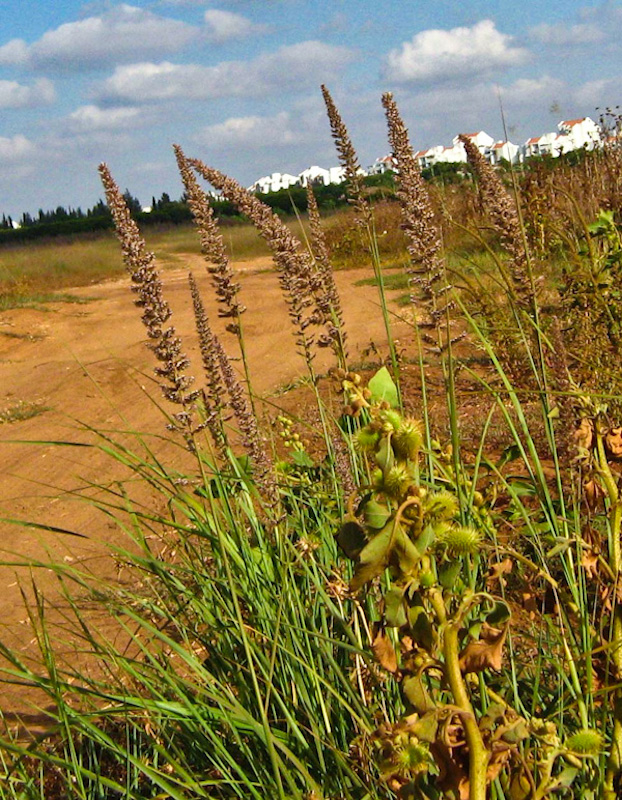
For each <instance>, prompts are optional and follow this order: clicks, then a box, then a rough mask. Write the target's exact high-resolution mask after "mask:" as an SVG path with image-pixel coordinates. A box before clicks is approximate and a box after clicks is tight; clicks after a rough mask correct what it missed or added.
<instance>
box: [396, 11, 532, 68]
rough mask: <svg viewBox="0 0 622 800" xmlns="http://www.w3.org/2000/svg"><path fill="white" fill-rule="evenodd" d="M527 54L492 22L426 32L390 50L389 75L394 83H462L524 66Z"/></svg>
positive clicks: (484, 21) (486, 20) (486, 21)
mask: <svg viewBox="0 0 622 800" xmlns="http://www.w3.org/2000/svg"><path fill="white" fill-rule="evenodd" d="M526 57H527V51H526V50H525V49H523V48H520V47H513V46H512V37H511V36H508V35H507V34H505V33H501V32H500V31H498V30H497V29H496V27H495V23H494V22H493V21H492V20H489V19H484V20H482V21H481V22H478V23H476V24H475V25H473V27H471V28H452V29H451V30H449V31H446V30H427V31H421V33H418V34H416V35H415V36H414V37H413V38H412V39H411V41H409V42H404V43H403V44H402V46H401V47H400V48H397V49H395V50H391V52H390V53H389V55H388V57H387V66H386V74H387V77H388V78H390V79H391V80H394V81H403V82H413V83H428V82H430V81H435V80H446V79H452V78H453V79H455V80H463V79H464V77H465V76H467V75H468V76H474V75H484V74H487V73H490V72H493V71H497V70H500V69H504V68H507V67H510V66H513V65H515V64H520V63H522V62H523V61H524V60H525V58H526Z"/></svg>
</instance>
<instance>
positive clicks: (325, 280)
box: [307, 182, 348, 367]
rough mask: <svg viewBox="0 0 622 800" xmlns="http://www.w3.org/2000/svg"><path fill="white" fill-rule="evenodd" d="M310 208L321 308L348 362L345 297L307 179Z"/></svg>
mask: <svg viewBox="0 0 622 800" xmlns="http://www.w3.org/2000/svg"><path fill="white" fill-rule="evenodd" d="M307 211H308V214H309V227H310V229H311V247H312V250H313V254H314V256H315V263H316V266H317V269H318V272H319V276H320V280H321V284H322V287H321V294H320V295H319V296H318V297H317V298H316V302H317V305H318V308H320V309H321V311H322V313H323V314H324V315H325V317H326V320H327V323H326V326H327V329H328V335H327V339H328V343H329V344H330V345H331V346H332V348H333V350H334V351H335V354H336V356H337V358H338V359H339V362H340V363H341V365H342V366H343V367H345V366H346V364H347V360H348V353H347V350H346V344H345V342H346V333H345V331H344V325H343V312H342V309H341V299H340V297H339V292H338V291H337V285H336V284H335V277H334V275H333V266H332V264H331V262H330V256H329V254H328V245H327V244H326V237H325V236H324V231H323V229H322V223H321V220H320V212H319V209H318V205H317V200H316V199H315V194H314V192H313V186H312V185H311V182H308V183H307Z"/></svg>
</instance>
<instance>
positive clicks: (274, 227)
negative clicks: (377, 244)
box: [187, 158, 328, 366]
mask: <svg viewBox="0 0 622 800" xmlns="http://www.w3.org/2000/svg"><path fill="white" fill-rule="evenodd" d="M187 161H188V164H189V166H191V167H192V168H193V169H194V170H196V172H198V174H199V175H201V177H203V178H204V179H205V180H206V181H209V183H211V184H212V186H214V187H215V188H216V189H218V190H219V191H220V192H222V194H223V195H224V196H225V197H226V198H227V199H228V200H230V201H231V202H232V203H234V204H235V205H236V206H237V208H238V209H239V211H240V212H241V213H242V214H245V215H246V216H247V217H249V219H250V220H252V222H253V223H254V225H255V227H256V228H257V229H258V230H259V232H260V234H261V236H262V237H263V238H264V239H265V240H266V242H267V243H268V245H269V246H270V249H271V250H272V253H273V257H274V262H275V264H276V267H277V270H278V274H279V282H280V284H281V289H282V291H283V294H284V296H285V299H286V301H287V303H288V306H289V315H290V318H291V320H292V322H293V323H294V326H295V327H296V338H297V341H298V343H299V345H300V348H301V350H302V353H303V355H304V357H305V359H306V361H307V364H309V366H310V365H311V362H312V360H313V344H314V341H315V340H314V336H313V334H312V333H311V332H310V330H309V329H310V328H311V327H313V326H317V325H325V324H326V323H327V321H328V320H327V319H326V318H325V315H324V313H323V312H322V310H321V309H320V308H318V306H317V303H316V302H315V298H316V297H317V296H318V294H319V293H320V292H321V289H322V282H321V278H320V276H319V274H318V271H317V270H316V269H315V264H314V261H313V258H312V256H311V255H310V254H309V253H306V252H304V251H303V249H302V245H301V244H300V242H299V241H298V239H296V237H295V236H293V235H292V234H291V233H290V231H289V230H288V228H287V227H286V226H285V225H284V224H283V223H282V222H281V220H280V219H279V218H278V217H277V215H276V214H275V213H274V212H273V211H272V209H270V208H269V207H268V206H266V205H265V204H264V203H262V202H261V201H260V200H258V199H257V198H256V197H255V196H254V195H252V194H251V193H250V192H249V191H248V190H247V189H245V188H244V187H243V186H241V185H240V184H239V183H238V182H237V181H235V180H234V179H233V178H229V177H228V176H227V175H224V174H223V173H222V172H219V171H218V170H217V169H214V168H212V167H208V166H207V165H206V164H204V163H203V162H202V161H200V160H199V159H196V158H192V159H188V160H187Z"/></svg>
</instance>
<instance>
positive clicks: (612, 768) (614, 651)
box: [596, 423, 622, 800]
mask: <svg viewBox="0 0 622 800" xmlns="http://www.w3.org/2000/svg"><path fill="white" fill-rule="evenodd" d="M597 424H598V423H597ZM596 453H597V458H598V471H599V474H600V476H601V478H602V481H603V483H604V485H605V490H606V492H607V496H608V499H609V503H610V506H611V511H610V517H609V527H610V531H609V566H610V567H611V571H612V573H613V575H614V583H613V598H612V604H613V626H612V631H611V640H610V642H609V643H610V645H611V658H612V661H613V665H614V668H615V673H616V677H618V678H619V677H620V676H621V675H622V608H621V607H620V603H619V602H617V599H616V598H617V587H618V584H619V581H620V577H621V570H622V543H621V541H620V528H621V527H622V503H621V502H620V493H619V491H618V486H617V484H616V481H615V479H614V477H613V474H612V472H611V469H610V467H609V463H608V461H607V454H606V453H605V446H604V443H603V435H602V432H600V431H598V430H597V431H596ZM613 717H614V722H613V737H612V741H611V752H610V754H609V760H608V762H607V775H606V779H605V790H604V795H603V796H604V797H605V798H606V800H614V798H616V797H617V792H616V789H615V787H614V784H615V780H616V777H618V776H619V775H620V773H621V772H622V696H621V693H620V690H619V689H617V690H616V692H615V695H614V703H613Z"/></svg>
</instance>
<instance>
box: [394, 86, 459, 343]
mask: <svg viewBox="0 0 622 800" xmlns="http://www.w3.org/2000/svg"><path fill="white" fill-rule="evenodd" d="M382 105H383V106H384V109H385V114H386V118H387V127H388V132H389V142H390V145H391V149H392V152H393V158H394V160H395V164H396V184H397V198H398V200H399V202H400V205H401V209H402V228H403V229H404V231H405V233H406V237H407V240H408V253H409V255H410V262H411V266H410V267H409V268H407V270H406V271H407V273H408V275H409V283H410V286H411V291H412V294H411V300H412V302H413V303H416V304H417V305H418V306H420V305H423V306H424V308H425V311H426V314H427V317H428V318H427V319H425V318H424V319H423V320H421V322H420V323H419V327H420V328H421V329H425V328H433V329H434V330H435V334H436V339H435V340H432V341H431V343H432V344H434V346H435V347H437V348H438V349H439V350H440V352H443V350H444V349H445V348H446V347H447V346H448V342H449V340H450V339H451V337H450V338H449V339H448V336H447V323H446V319H447V312H448V311H449V310H450V309H451V304H450V303H447V302H445V301H443V299H442V295H443V294H445V292H447V291H449V288H450V287H448V286H447V284H446V283H445V282H444V274H445V268H444V263H443V259H442V256H441V248H442V242H441V235H440V231H439V226H438V224H437V222H436V219H435V215H434V211H433V209H432V204H431V202H430V197H429V194H428V190H427V187H426V183H425V181H424V180H423V178H422V177H421V172H420V170H419V165H418V164H417V160H416V159H415V155H414V152H413V148H412V146H411V144H410V140H409V138H408V130H407V129H406V126H405V125H404V122H403V120H402V117H401V115H400V113H399V110H398V107H397V104H396V102H395V100H394V99H393V95H392V94H391V93H390V92H386V93H385V94H384V95H383V96H382ZM415 291H416V292H417V293H418V296H417V294H415ZM422 339H425V340H426V341H429V340H431V337H429V336H427V337H426V334H425V333H422Z"/></svg>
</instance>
